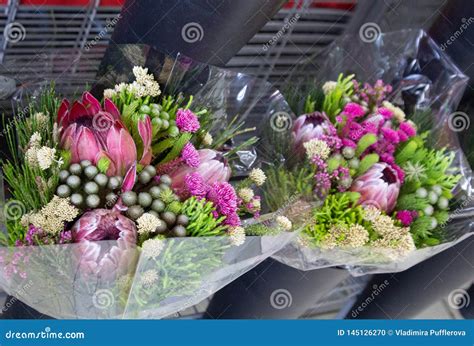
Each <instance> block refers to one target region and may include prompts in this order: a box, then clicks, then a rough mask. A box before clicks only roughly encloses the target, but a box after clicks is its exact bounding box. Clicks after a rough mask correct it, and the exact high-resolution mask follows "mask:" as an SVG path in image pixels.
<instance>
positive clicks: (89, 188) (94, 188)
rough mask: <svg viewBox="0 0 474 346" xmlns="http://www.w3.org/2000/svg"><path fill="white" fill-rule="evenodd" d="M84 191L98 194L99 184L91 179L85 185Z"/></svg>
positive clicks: (89, 193)
mask: <svg viewBox="0 0 474 346" xmlns="http://www.w3.org/2000/svg"><path fill="white" fill-rule="evenodd" d="M84 192H85V193H87V194H88V195H96V194H98V193H99V185H97V184H96V183H95V182H93V181H89V182H87V183H86V185H84Z"/></svg>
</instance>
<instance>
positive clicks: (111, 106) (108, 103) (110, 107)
mask: <svg viewBox="0 0 474 346" xmlns="http://www.w3.org/2000/svg"><path fill="white" fill-rule="evenodd" d="M104 109H105V111H106V112H107V113H110V114H111V115H112V116H113V117H114V119H116V120H120V111H119V109H118V108H117V106H116V105H115V103H113V102H112V100H109V99H105V100H104Z"/></svg>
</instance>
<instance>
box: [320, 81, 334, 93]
mask: <svg viewBox="0 0 474 346" xmlns="http://www.w3.org/2000/svg"><path fill="white" fill-rule="evenodd" d="M336 85H337V82H334V81H327V82H326V83H324V84H323V93H324V95H325V96H327V95H329V94H330V93H332V92H333V91H334V89H336Z"/></svg>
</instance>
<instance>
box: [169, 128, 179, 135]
mask: <svg viewBox="0 0 474 346" xmlns="http://www.w3.org/2000/svg"><path fill="white" fill-rule="evenodd" d="M168 135H169V136H170V137H177V136H178V135H179V129H178V127H177V126H171V127H170V128H169V129H168Z"/></svg>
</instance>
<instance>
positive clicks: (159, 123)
mask: <svg viewBox="0 0 474 346" xmlns="http://www.w3.org/2000/svg"><path fill="white" fill-rule="evenodd" d="M151 124H152V125H153V126H154V127H156V128H160V127H161V126H163V120H161V119H160V118H153V119H152V120H151Z"/></svg>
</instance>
